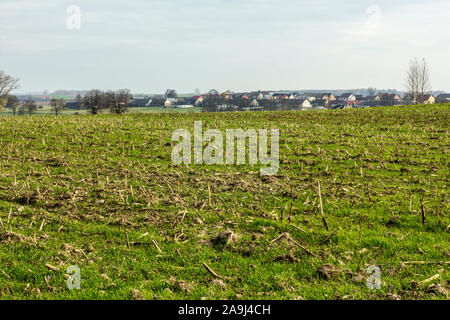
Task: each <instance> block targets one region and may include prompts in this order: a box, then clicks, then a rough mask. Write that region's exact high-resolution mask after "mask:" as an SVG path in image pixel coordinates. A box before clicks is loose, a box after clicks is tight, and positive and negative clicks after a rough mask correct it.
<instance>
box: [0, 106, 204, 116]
mask: <svg viewBox="0 0 450 320" xmlns="http://www.w3.org/2000/svg"><path fill="white" fill-rule="evenodd" d="M201 111H202V108H200V107H194V108H189V109H179V108H164V107H133V108H128V113H161V112H163V113H174V112H175V113H178V112H201ZM104 113H105V114H108V113H109V112H108V111H104ZM62 114H63V115H75V114H78V115H87V114H89V112H88V111H87V110H85V109H82V110H74V109H65V110H63V111H62ZM34 115H35V116H51V115H55V113H54V112H53V111H52V109H51V107H50V106H43V107H42V108H38V109H37V110H36V113H35V114H34ZM0 116H13V112H12V110H11V109H8V108H3V110H0Z"/></svg>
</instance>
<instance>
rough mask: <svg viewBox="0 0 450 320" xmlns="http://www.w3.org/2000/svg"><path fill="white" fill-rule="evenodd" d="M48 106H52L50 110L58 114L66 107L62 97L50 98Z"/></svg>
mask: <svg viewBox="0 0 450 320" xmlns="http://www.w3.org/2000/svg"><path fill="white" fill-rule="evenodd" d="M50 106H51V108H52V111H53V112H54V113H55V115H58V114H59V113H61V112H62V111H63V109H64V108H65V107H66V100H64V99H52V100H51V101H50Z"/></svg>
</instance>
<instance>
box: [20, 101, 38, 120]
mask: <svg viewBox="0 0 450 320" xmlns="http://www.w3.org/2000/svg"><path fill="white" fill-rule="evenodd" d="M23 107H24V112H26V113H28V114H29V115H30V116H31V115H32V114H33V113H35V112H36V110H37V105H36V102H35V101H34V100H31V99H27V100H25V101H24V103H23Z"/></svg>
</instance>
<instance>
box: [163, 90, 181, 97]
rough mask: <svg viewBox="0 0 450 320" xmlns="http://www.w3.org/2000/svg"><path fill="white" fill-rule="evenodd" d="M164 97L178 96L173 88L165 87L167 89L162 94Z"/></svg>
mask: <svg viewBox="0 0 450 320" xmlns="http://www.w3.org/2000/svg"><path fill="white" fill-rule="evenodd" d="M164 97H166V98H174V99H176V98H178V93H177V91H176V90H173V89H167V90H166V93H165V94H164Z"/></svg>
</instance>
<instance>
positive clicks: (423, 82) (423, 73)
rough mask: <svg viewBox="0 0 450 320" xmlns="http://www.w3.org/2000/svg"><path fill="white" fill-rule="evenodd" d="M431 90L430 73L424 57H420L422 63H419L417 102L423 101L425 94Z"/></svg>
mask: <svg viewBox="0 0 450 320" xmlns="http://www.w3.org/2000/svg"><path fill="white" fill-rule="evenodd" d="M429 90H431V83H430V73H429V70H428V65H427V62H426V61H425V58H423V59H422V64H419V92H418V93H419V102H420V103H424V100H425V99H424V96H425V94H426V93H427V92H428V91H429Z"/></svg>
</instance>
